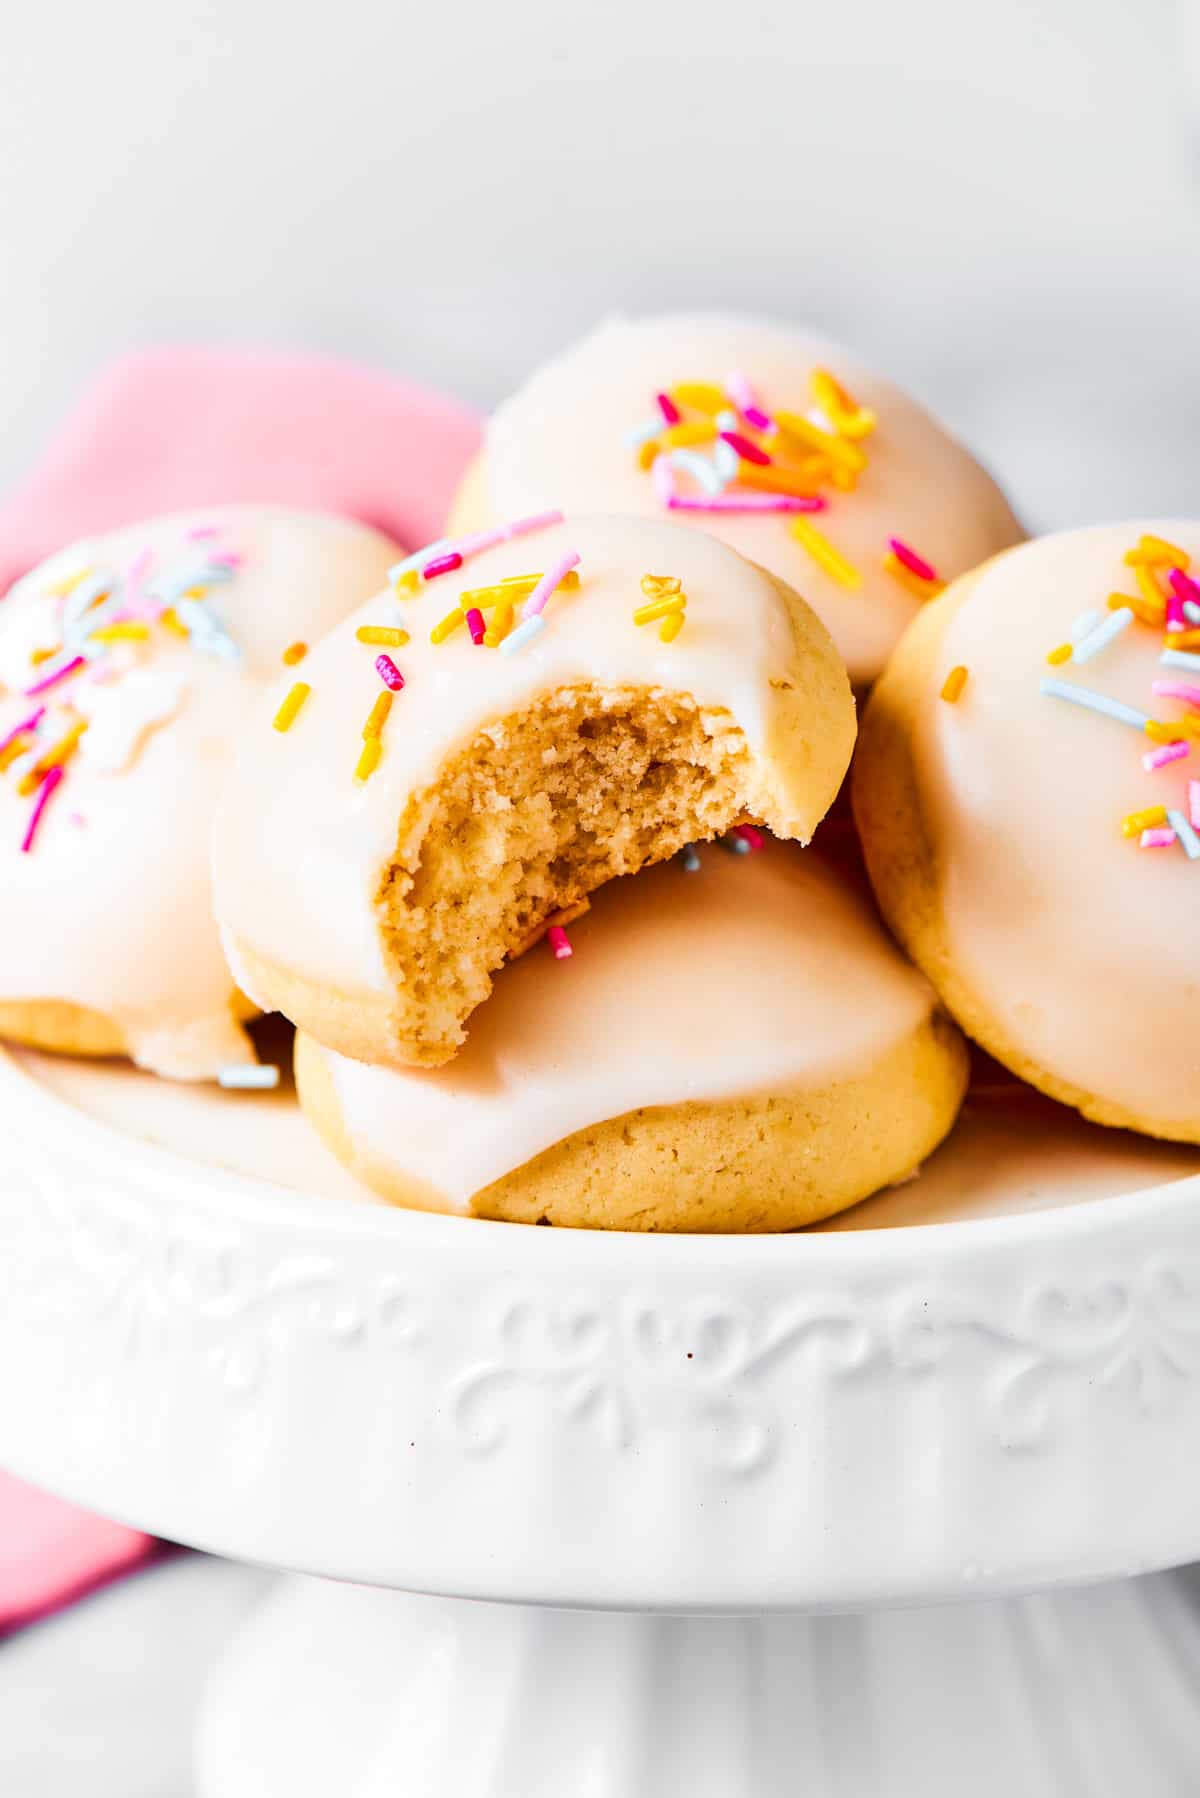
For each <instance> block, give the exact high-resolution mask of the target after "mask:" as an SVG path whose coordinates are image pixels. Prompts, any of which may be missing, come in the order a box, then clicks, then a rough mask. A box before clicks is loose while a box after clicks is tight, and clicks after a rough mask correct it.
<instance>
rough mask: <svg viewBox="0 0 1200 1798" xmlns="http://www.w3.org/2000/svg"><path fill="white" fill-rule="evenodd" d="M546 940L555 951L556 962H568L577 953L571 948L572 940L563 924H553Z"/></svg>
mask: <svg viewBox="0 0 1200 1798" xmlns="http://www.w3.org/2000/svg"><path fill="white" fill-rule="evenodd" d="M546 940H547V942H548V943H549V944H550V947H551V948H552V949H553V951H554V959H555V961H568V960H569V959H570V957H571V956H572V955H574V953H575V951H574V950H573V949H572V947H571V939H570V937H569V936H568V935H567V933H566V931H565V930H564V929H563V927H562V925H561V924H551V926H550V928H549V930H548V931H547V932H546Z"/></svg>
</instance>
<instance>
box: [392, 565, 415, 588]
mask: <svg viewBox="0 0 1200 1798" xmlns="http://www.w3.org/2000/svg"><path fill="white" fill-rule="evenodd" d="M420 585H421V571H420V569H419V568H406V569H405V571H404V573H403V574H398V575H397V576H396V578H395V580H394V581H393V582H392V591H393V593H397V594H399V593H415V592H416V591H417V588H418V587H419V586H420Z"/></svg>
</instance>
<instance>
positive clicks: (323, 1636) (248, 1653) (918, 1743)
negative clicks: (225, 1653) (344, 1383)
mask: <svg viewBox="0 0 1200 1798" xmlns="http://www.w3.org/2000/svg"><path fill="white" fill-rule="evenodd" d="M1198 1699H1200V1574H1198V1573H1197V1572H1196V1571H1191V1572H1188V1571H1185V1572H1182V1573H1174V1574H1155V1575H1151V1576H1148V1577H1146V1578H1143V1579H1137V1580H1125V1581H1120V1582H1116V1583H1113V1584H1110V1585H1105V1586H1099V1587H1093V1588H1090V1589H1086V1590H1082V1591H1073V1592H1072V1591H1068V1592H1058V1593H1052V1594H1047V1595H1042V1596H1037V1597H1027V1598H1009V1599H997V1600H994V1601H989V1602H981V1603H975V1604H964V1605H956V1606H948V1607H941V1608H936V1609H927V1610H909V1611H877V1612H871V1613H867V1614H863V1615H839V1616H815V1617H813V1616H790V1615H781V1616H752V1617H729V1618H722V1617H718V1618H708V1617H697V1618H691V1617H671V1616H655V1615H651V1614H646V1613H628V1612H571V1611H560V1610H552V1609H545V1608H536V1607H533V1606H520V1605H511V1606H501V1605H488V1604H477V1603H472V1602H470V1601H466V1600H461V1599H437V1598H417V1597H408V1596H405V1595H403V1594H398V1593H394V1592H388V1591H382V1590H374V1589H368V1588H363V1587H353V1586H339V1585H334V1584H331V1583H327V1582H323V1581H318V1580H302V1579H293V1580H290V1581H288V1583H287V1584H286V1585H284V1586H283V1588H282V1589H281V1590H280V1591H279V1592H278V1593H277V1594H276V1595H275V1596H274V1597H273V1598H272V1599H271V1600H270V1601H269V1603H268V1604H267V1605H266V1606H265V1607H264V1608H263V1610H262V1611H261V1612H260V1613H259V1614H258V1615H257V1616H256V1617H255V1618H254V1619H253V1620H252V1621H251V1623H250V1624H249V1625H248V1626H247V1628H246V1629H245V1630H244V1632H243V1634H242V1635H241V1637H240V1638H239V1639H238V1641H237V1643H236V1645H235V1647H234V1649H233V1651H232V1652H231V1654H230V1655H229V1657H228V1659H227V1660H226V1661H225V1663H224V1664H223V1666H222V1667H221V1668H220V1670H219V1673H218V1676H217V1678H216V1681H215V1683H214V1687H213V1690H212V1692H211V1694H210V1698H209V1702H208V1705H207V1707H206V1711H205V1716H204V1719H203V1724H202V1729H201V1738H200V1792H201V1794H202V1798H682V1795H683V1794H687V1798H801V1794H803V1798H835V1795H836V1798H913V1794H915V1793H920V1794H921V1798H962V1794H963V1792H967V1791H969V1792H971V1793H972V1794H973V1798H1000V1795H1001V1794H1003V1795H1004V1798H1012V1795H1013V1794H1015V1793H1020V1794H1021V1798H1130V1795H1131V1794H1133V1793H1136V1794H1137V1798H1188V1795H1190V1794H1192V1793H1194V1792H1195V1791H1196V1790H1197V1789H1198V1788H1200V1702H1198Z"/></svg>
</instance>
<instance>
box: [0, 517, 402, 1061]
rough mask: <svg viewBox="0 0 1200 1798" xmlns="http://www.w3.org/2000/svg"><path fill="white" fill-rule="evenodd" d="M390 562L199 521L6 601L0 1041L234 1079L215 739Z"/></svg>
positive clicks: (64, 564) (82, 558) (350, 549)
mask: <svg viewBox="0 0 1200 1798" xmlns="http://www.w3.org/2000/svg"><path fill="white" fill-rule="evenodd" d="M395 555H396V547H395V545H394V544H392V543H391V542H389V540H388V539H387V538H386V537H383V536H381V535H380V534H379V533H378V532H376V531H372V530H368V529H367V528H365V527H364V526H361V525H356V524H352V523H350V522H349V521H347V520H344V519H337V518H331V517H322V516H318V515H315V514H308V513H302V512H290V511H285V510H280V509H269V508H233V507H230V508H216V509H210V510H208V511H206V512H204V513H203V514H195V515H180V516H177V517H173V518H161V519H155V520H153V521H151V522H149V523H147V524H140V525H133V526H130V527H129V528H128V529H126V530H121V531H114V532H112V533H111V534H109V535H107V536H102V537H97V538H93V539H91V540H89V541H87V542H83V543H78V544H76V545H75V546H74V547H72V548H70V549H66V550H64V551H63V552H62V553H61V554H59V555H56V556H53V557H51V559H50V560H49V561H48V562H44V563H43V564H42V565H41V566H40V567H39V568H37V569H35V570H34V571H33V572H32V573H31V574H29V575H28V576H26V577H25V578H24V579H23V580H21V581H19V582H18V583H17V585H16V586H15V587H14V588H13V589H12V590H11V592H10V593H9V595H8V597H7V599H5V600H4V601H3V603H2V604H0V857H2V858H3V863H4V874H3V879H2V880H0V917H2V918H3V922H4V929H3V932H2V933H0V943H2V945H3V946H2V947H0V1034H3V1035H5V1036H8V1037H10V1038H13V1039H15V1040H17V1041H19V1042H23V1043H28V1044H31V1045H33V1046H35V1047H38V1048H48V1049H58V1050H64V1051H69V1052H71V1053H76V1054H84V1055H110V1054H117V1053H122V1052H124V1053H128V1054H129V1055H131V1056H132V1057H133V1059H134V1060H135V1061H137V1062H138V1063H139V1064H140V1065H141V1066H143V1067H146V1068H149V1069H151V1070H152V1071H153V1072H155V1073H159V1074H166V1075H170V1076H173V1077H176V1078H181V1079H193V1078H195V1079H199V1078H206V1077H211V1076H212V1075H215V1074H216V1073H217V1072H218V1071H219V1070H220V1069H221V1068H222V1067H223V1066H225V1065H226V1064H229V1063H244V1062H246V1061H248V1060H250V1059H252V1051H251V1049H250V1045H249V1043H248V1041H247V1039H246V1037H245V1034H244V1032H243V1031H242V1029H241V1027H240V1025H239V1023H238V1021H237V1018H238V1016H239V1015H241V1016H249V1015H250V1014H251V1011H252V1009H253V1008H252V1007H251V1006H249V1005H248V1004H247V1003H246V1002H245V1001H244V1000H242V999H241V997H240V995H238V994H237V992H236V991H235V988H234V983H233V981H232V979H231V977H230V974H229V970H228V967H227V965H226V963H225V959H224V956H223V955H222V952H221V946H220V941H219V938H218V936H217V929H216V924H215V923H214V921H213V916H212V903H211V889H210V884H209V878H208V853H209V844H208V839H209V831H210V827H211V821H212V811H213V806H214V803H215V799H216V792H217V787H218V785H219V783H220V780H221V777H222V775H223V774H224V772H225V770H226V768H227V767H228V764H229V760H230V754H231V750H230V737H231V733H232V730H233V727H234V725H235V723H236V721H237V720H238V718H239V717H240V715H241V714H242V713H243V712H244V711H245V710H246V708H247V706H248V704H249V702H250V700H251V698H252V696H253V695H254V693H255V692H256V691H257V689H258V688H259V686H260V685H261V684H262V683H263V681H264V680H265V678H266V677H267V675H268V674H270V673H274V672H275V671H276V670H277V669H278V668H279V666H280V658H281V655H282V654H283V652H284V651H285V650H288V651H289V657H290V658H298V657H300V656H301V655H302V654H303V653H304V648H305V641H304V640H305V639H308V638H315V637H316V636H318V635H319V634H320V633H321V632H323V631H325V630H326V629H327V628H328V627H329V626H330V625H331V624H333V623H334V622H335V621H336V620H337V619H338V618H340V617H342V616H343V615H344V614H345V613H346V612H347V611H348V610H349V609H350V607H351V606H352V605H354V604H357V603H358V602H359V601H360V600H361V599H362V598H363V597H364V595H366V594H369V593H370V592H372V591H373V590H374V589H375V588H376V587H377V586H378V584H379V582H380V581H381V580H382V579H383V578H385V575H386V570H387V567H388V564H389V563H390V562H391V561H392V560H393V559H394V557H395ZM300 672H303V670H302V669H301V670H300Z"/></svg>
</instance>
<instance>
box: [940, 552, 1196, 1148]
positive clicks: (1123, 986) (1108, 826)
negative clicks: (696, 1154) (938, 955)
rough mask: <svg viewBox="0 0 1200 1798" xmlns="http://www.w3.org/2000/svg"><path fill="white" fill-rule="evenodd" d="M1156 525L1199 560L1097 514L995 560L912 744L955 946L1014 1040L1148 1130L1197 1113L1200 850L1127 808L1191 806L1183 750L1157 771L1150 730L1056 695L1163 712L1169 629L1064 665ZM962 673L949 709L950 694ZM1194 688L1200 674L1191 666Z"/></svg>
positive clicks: (960, 618) (1166, 710) (966, 609)
mask: <svg viewBox="0 0 1200 1798" xmlns="http://www.w3.org/2000/svg"><path fill="white" fill-rule="evenodd" d="M1143 531H1149V532H1152V533H1154V534H1156V535H1158V536H1161V537H1163V538H1166V539H1168V540H1170V541H1171V542H1173V543H1176V544H1178V545H1179V546H1180V547H1181V548H1183V549H1185V550H1187V551H1188V552H1190V554H1191V556H1192V557H1193V558H1200V524H1197V523H1194V522H1192V523H1186V522H1180V521H1177V520H1169V521H1167V522H1165V523H1150V524H1143V523H1136V524H1121V525H1102V526H1099V527H1097V528H1094V529H1090V530H1083V531H1071V532H1066V533H1064V534H1062V535H1059V536H1054V537H1047V538H1044V539H1042V540H1041V541H1039V542H1035V543H1029V544H1026V545H1024V546H1023V547H1021V548H1020V549H1018V550H1015V551H1014V552H1013V553H1012V554H1011V555H1009V556H1006V557H1004V558H1003V559H1002V560H1000V561H998V562H997V563H995V564H994V565H993V566H992V567H991V568H988V569H987V570H985V571H984V573H983V574H982V576H981V577H980V578H979V580H978V581H977V583H976V584H975V585H974V587H973V588H972V589H971V591H970V593H969V595H968V597H967V599H966V601H965V603H964V604H963V605H962V606H961V607H960V609H959V611H958V613H957V615H956V616H955V617H954V619H953V620H952V622H951V623H950V626H949V628H948V630H947V632H946V635H945V638H944V640H943V643H942V646H941V650H940V653H939V656H938V659H937V665H936V667H935V668H933V669H931V671H930V687H929V703H928V705H927V706H926V707H925V708H924V710H923V711H922V713H921V716H920V719H919V721H918V724H917V728H916V732H915V739H914V755H915V761H916V768H917V779H918V785H919V790H920V805H921V810H922V814H923V817H924V820H925V827H926V829H927V831H928V832H929V836H930V842H931V845H932V850H933V856H934V861H935V864H936V866H937V868H938V870H939V883H940V899H941V904H942V907H943V912H944V917H945V925H946V931H947V936H948V941H949V947H950V953H951V956H952V957H953V959H954V961H955V963H956V964H957V966H958V968H959V970H960V972H961V974H962V977H963V979H964V980H965V981H966V982H967V984H968V986H969V987H970V988H971V989H972V990H973V992H974V993H975V994H976V995H977V996H978V998H979V1000H980V1001H981V1003H982V1005H983V1006H984V1007H985V1008H986V1009H987V1010H988V1011H989V1012H990V1013H991V1014H992V1015H993V1016H994V1018H995V1019H996V1020H997V1021H998V1023H999V1026H1000V1028H1001V1030H1002V1031H1003V1033H1004V1035H1005V1036H1006V1038H1007V1039H1008V1040H1010V1041H1011V1042H1012V1043H1013V1044H1015V1045H1016V1047H1017V1048H1018V1050H1019V1051H1020V1052H1021V1053H1022V1054H1024V1055H1026V1056H1028V1057H1029V1058H1030V1059H1031V1060H1032V1061H1034V1062H1035V1063H1037V1064H1039V1065H1040V1066H1042V1067H1044V1068H1046V1069H1048V1070H1049V1071H1051V1072H1052V1073H1054V1074H1056V1075H1057V1076H1058V1077H1059V1078H1060V1079H1063V1080H1066V1081H1069V1082H1071V1083H1072V1084H1073V1085H1075V1086H1077V1087H1079V1088H1081V1089H1082V1090H1083V1091H1085V1092H1088V1093H1092V1094H1096V1095H1098V1096H1100V1097H1102V1098H1105V1099H1107V1100H1109V1101H1110V1102H1112V1103H1115V1104H1119V1105H1121V1106H1123V1107H1125V1108H1126V1109H1127V1110H1128V1111H1129V1112H1130V1113H1132V1114H1134V1115H1135V1116H1137V1117H1138V1118H1139V1119H1142V1120H1144V1121H1145V1122H1147V1123H1148V1124H1153V1123H1154V1121H1155V1120H1162V1121H1172V1120H1173V1121H1175V1122H1178V1121H1179V1120H1181V1119H1184V1118H1188V1117H1192V1118H1195V1119H1197V1120H1198V1121H1200V930H1198V928H1197V921H1198V920H1200V862H1192V861H1189V860H1187V858H1186V857H1185V855H1184V853H1183V851H1182V849H1181V848H1179V847H1175V848H1170V849H1155V850H1150V849H1146V850H1143V849H1140V848H1139V847H1138V844H1137V842H1136V841H1130V840H1127V839H1124V838H1123V837H1122V835H1121V822H1122V819H1123V817H1125V816H1126V815H1127V814H1129V813H1132V812H1136V811H1141V810H1143V809H1144V808H1146V807H1148V806H1151V805H1154V804H1156V803H1160V802H1161V803H1162V804H1165V805H1168V806H1172V807H1179V808H1180V809H1181V810H1182V811H1184V813H1185V814H1186V812H1187V809H1188V804H1187V785H1188V780H1189V777H1190V778H1191V779H1200V743H1197V744H1195V745H1194V746H1193V749H1192V753H1191V754H1190V755H1189V757H1188V758H1187V760H1185V761H1182V762H1176V763H1174V764H1172V765H1171V766H1169V767H1165V768H1161V769H1159V770H1158V771H1157V772H1154V773H1147V772H1146V771H1145V770H1144V769H1143V766H1142V756H1143V755H1144V754H1145V753H1146V752H1147V751H1151V750H1152V749H1153V748H1154V745H1153V744H1152V743H1151V742H1149V741H1148V740H1147V739H1146V737H1144V736H1143V735H1142V734H1141V733H1140V732H1139V731H1137V730H1135V729H1132V728H1130V727H1129V726H1127V725H1124V724H1120V723H1117V722H1115V721H1114V720H1112V719H1110V718H1107V717H1103V716H1098V715H1097V714H1095V713H1093V712H1090V711H1084V710H1082V709H1081V708H1080V707H1078V706H1077V705H1074V704H1070V703H1067V702H1064V701H1062V700H1059V699H1054V698H1050V697H1047V696H1045V695H1043V694H1042V693H1041V692H1040V691H1039V683H1040V681H1041V680H1042V679H1043V678H1045V677H1049V678H1055V679H1062V680H1064V681H1066V682H1068V683H1070V684H1072V685H1077V686H1080V687H1085V688H1088V689H1090V690H1091V691H1093V692H1096V693H1101V694H1106V695H1108V696H1109V697H1110V698H1114V699H1117V700H1120V701H1123V702H1124V703H1125V704H1126V705H1131V706H1133V707H1134V708H1136V709H1137V710H1139V711H1141V712H1144V713H1147V714H1149V715H1151V716H1152V717H1156V718H1159V719H1163V720H1168V719H1172V718H1176V717H1179V716H1181V715H1182V714H1183V713H1184V712H1186V710H1187V709H1188V708H1186V707H1184V706H1182V705H1180V704H1179V702H1178V701H1175V700H1170V699H1162V698H1155V697H1154V696H1153V695H1152V693H1151V683H1152V682H1153V681H1155V680H1158V679H1167V678H1171V677H1178V678H1180V679H1184V680H1186V679H1188V678H1189V677H1188V676H1187V675H1186V674H1183V673H1181V671H1180V670H1178V669H1171V668H1168V667H1164V666H1163V665H1162V664H1161V662H1160V660H1159V657H1160V654H1161V652H1162V649H1163V634H1162V632H1161V631H1158V630H1153V629H1150V628H1149V627H1147V626H1145V625H1142V624H1139V623H1135V624H1133V625H1131V626H1130V627H1129V628H1128V629H1127V630H1126V631H1125V632H1124V633H1123V635H1122V636H1121V637H1119V638H1118V639H1117V641H1116V642H1114V643H1112V644H1110V645H1109V647H1108V648H1107V649H1105V650H1103V651H1102V652H1101V653H1100V654H1098V655H1096V656H1095V657H1094V658H1092V659H1089V660H1087V661H1086V662H1085V663H1083V664H1082V665H1076V664H1074V663H1071V662H1068V663H1066V664H1065V665H1063V666H1059V667H1050V666H1048V665H1047V662H1046V655H1047V652H1048V651H1049V650H1051V649H1052V648H1053V647H1054V646H1055V645H1057V644H1059V643H1062V642H1064V641H1065V640H1066V639H1068V638H1069V636H1070V632H1071V626H1072V623H1073V622H1074V620H1075V619H1076V618H1077V616H1078V615H1079V614H1080V613H1081V612H1083V611H1085V610H1088V609H1091V608H1099V609H1100V611H1101V613H1102V615H1104V616H1107V614H1106V613H1105V612H1104V608H1105V605H1106V601H1107V598H1108V595H1109V594H1110V593H1111V592H1113V591H1120V590H1124V591H1126V592H1130V593H1134V594H1136V593H1137V587H1136V585H1135V584H1134V580H1133V571H1132V570H1131V569H1129V568H1127V567H1126V566H1125V565H1124V563H1123V556H1124V553H1125V551H1126V550H1127V549H1129V548H1131V547H1132V546H1133V545H1134V544H1135V543H1136V542H1137V540H1138V538H1139V537H1140V535H1141V534H1142V532H1143ZM957 664H962V665H963V666H965V667H966V668H967V669H968V671H969V673H968V680H967V685H966V688H965V689H964V692H963V695H962V697H961V699H960V700H959V701H958V702H957V704H954V705H946V704H941V703H939V702H938V700H937V698H936V695H937V692H938V689H939V687H940V685H941V682H942V680H943V679H944V677H945V675H946V673H947V672H948V671H949V669H950V668H952V667H954V666H955V665H957ZM1194 678H1196V679H1197V681H1198V683H1200V675H1198V676H1196V677H1194Z"/></svg>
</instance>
